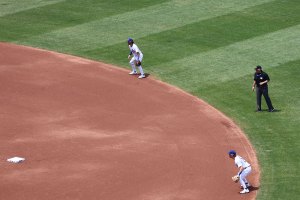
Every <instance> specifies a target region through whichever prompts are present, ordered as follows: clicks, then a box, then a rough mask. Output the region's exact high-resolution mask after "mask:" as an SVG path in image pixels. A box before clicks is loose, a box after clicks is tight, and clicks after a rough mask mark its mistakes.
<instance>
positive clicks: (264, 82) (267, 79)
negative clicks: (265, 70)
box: [259, 74, 270, 85]
mask: <svg viewBox="0 0 300 200" xmlns="http://www.w3.org/2000/svg"><path fill="white" fill-rule="evenodd" d="M269 82H270V78H269V76H268V74H266V80H265V81H263V82H261V83H259V84H260V85H263V84H266V83H269Z"/></svg>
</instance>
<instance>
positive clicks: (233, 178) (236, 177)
mask: <svg viewBox="0 0 300 200" xmlns="http://www.w3.org/2000/svg"><path fill="white" fill-rule="evenodd" d="M239 180H240V177H239V176H238V175H235V176H233V177H232V181H233V182H235V183H237V182H238V181H239Z"/></svg>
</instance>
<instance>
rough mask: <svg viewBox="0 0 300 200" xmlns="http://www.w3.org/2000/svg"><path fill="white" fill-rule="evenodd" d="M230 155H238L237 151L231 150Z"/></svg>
mask: <svg viewBox="0 0 300 200" xmlns="http://www.w3.org/2000/svg"><path fill="white" fill-rule="evenodd" d="M228 154H229V155H236V151H235V150H230V151H229V152H228Z"/></svg>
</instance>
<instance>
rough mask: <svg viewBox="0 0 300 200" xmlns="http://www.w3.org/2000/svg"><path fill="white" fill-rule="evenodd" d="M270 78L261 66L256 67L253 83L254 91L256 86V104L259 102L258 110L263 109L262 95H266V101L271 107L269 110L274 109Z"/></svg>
mask: <svg viewBox="0 0 300 200" xmlns="http://www.w3.org/2000/svg"><path fill="white" fill-rule="evenodd" d="M269 81H270V78H269V76H268V74H267V73H266V72H264V71H262V67H261V66H257V67H256V68H255V73H254V82H253V85H252V90H253V91H254V89H255V87H256V104H257V111H261V96H262V95H264V97H265V100H266V103H267V105H268V108H269V112H273V111H274V107H273V105H272V102H271V99H270V97H269V94H268V82H269Z"/></svg>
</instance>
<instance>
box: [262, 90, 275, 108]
mask: <svg viewBox="0 0 300 200" xmlns="http://www.w3.org/2000/svg"><path fill="white" fill-rule="evenodd" d="M262 93H263V95H264V97H265V100H266V103H267V105H268V108H269V111H270V112H272V111H273V110H274V107H273V105H272V102H271V99H270V97H269V92H268V87H264V88H263V91H262Z"/></svg>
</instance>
